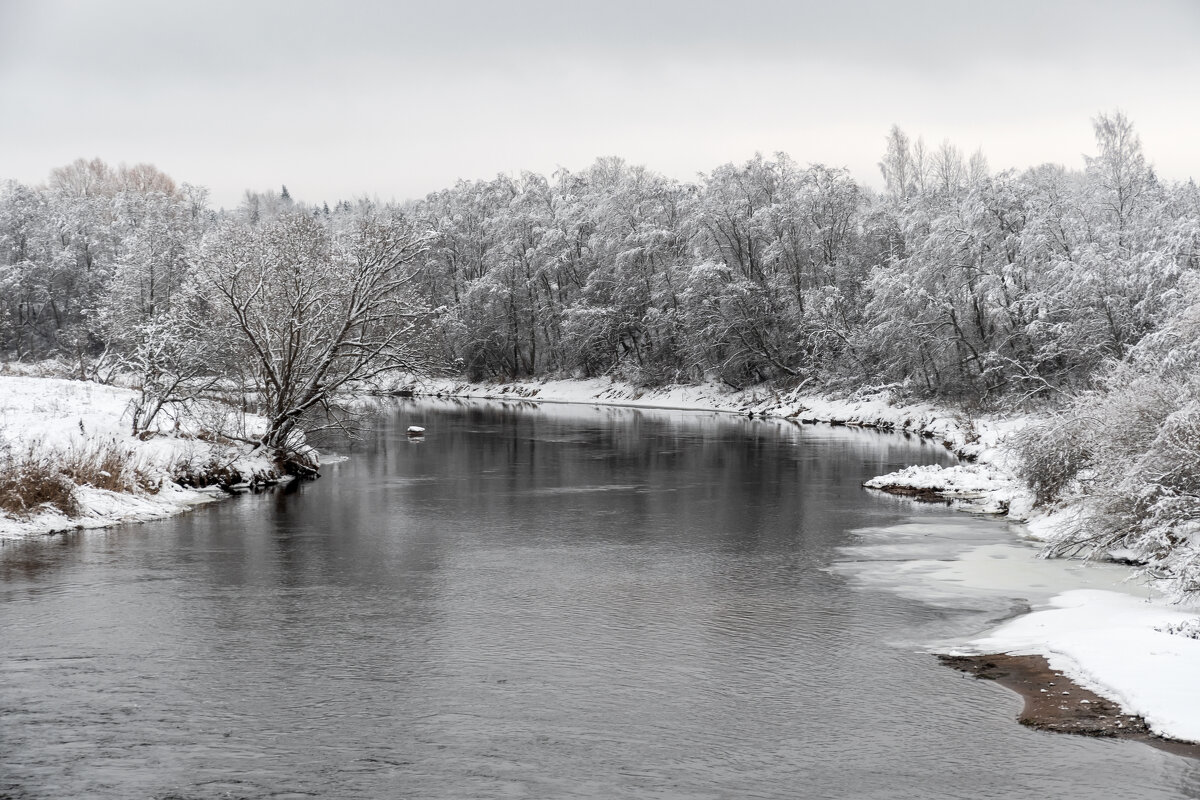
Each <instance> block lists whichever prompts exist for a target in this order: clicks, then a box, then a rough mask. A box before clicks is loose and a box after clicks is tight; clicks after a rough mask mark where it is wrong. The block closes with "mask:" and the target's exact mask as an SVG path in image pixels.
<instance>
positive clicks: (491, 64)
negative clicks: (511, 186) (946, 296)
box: [0, 0, 1200, 206]
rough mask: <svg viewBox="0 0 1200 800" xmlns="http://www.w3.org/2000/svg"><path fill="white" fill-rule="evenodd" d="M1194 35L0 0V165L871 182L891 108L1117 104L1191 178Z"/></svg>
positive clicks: (977, 136)
mask: <svg viewBox="0 0 1200 800" xmlns="http://www.w3.org/2000/svg"><path fill="white" fill-rule="evenodd" d="M1198 45H1200V3H1197V2H1192V0H1177V1H1176V0H1157V1H1156V0H1142V1H1141V2H1133V0H1130V2H1111V1H1106V0H1078V1H1077V2H1053V1H1052V0H1045V1H1043V2H1026V0H1005V2H1002V3H998V2H987V3H968V2H965V0H961V1H960V2H935V1H934V0H904V2H896V1H894V0H885V1H881V2H858V3H855V2H834V0H825V1H824V2H807V1H800V0H796V1H795V2H783V1H782V0H740V2H733V0H726V1H725V2H710V1H709V0H637V1H636V2H631V1H629V0H608V1H607V2H602V3H596V2H589V3H583V2H569V0H555V1H550V0H545V1H543V0H517V1H514V2H504V1H503V0H494V2H455V1H454V0H426V2H420V3H417V2H408V0H397V1H396V2H349V1H346V2H336V3H334V2H325V3H317V2H310V1H309V0H290V1H289V2H252V0H243V2H223V1H214V0H205V1H204V2H197V0H191V2H186V3H185V2H174V1H171V2H167V1H165V0H146V1H145V2H136V1H134V0H122V1H121V2H115V1H114V2H100V1H99V0H85V1H80V2H68V1H65V0H34V1H32V2H26V1H25V0H0V121H2V124H0V178H16V179H18V180H21V181H25V182H31V183H36V182H41V181H43V180H44V179H45V177H46V175H47V174H48V172H49V170H50V169H51V168H52V167H55V166H59V165H62V164H65V163H68V162H70V161H72V160H74V159H76V158H79V157H86V158H92V157H100V158H103V159H104V160H106V161H109V162H110V163H113V164H117V163H120V162H122V161H124V162H127V163H130V164H133V163H138V162H150V163H153V164H155V165H156V166H158V167H159V168H160V169H162V170H164V171H165V172H167V173H169V174H170V175H171V176H172V177H174V178H175V179H176V180H179V181H188V182H191V183H197V184H201V185H204V186H207V187H209V188H210V189H211V190H212V197H213V201H214V203H216V204H218V205H226V206H233V205H236V204H237V202H238V200H239V198H240V197H241V195H242V192H243V191H244V190H245V189H246V188H254V189H275V190H277V189H278V188H279V186H280V184H287V186H288V188H289V190H290V192H291V194H292V195H293V196H294V197H296V198H298V199H303V200H308V201H313V202H320V201H322V200H325V201H328V202H330V203H332V202H334V201H335V200H337V199H339V198H351V197H355V196H359V195H363V194H367V195H377V196H379V197H381V198H384V199H390V198H395V199H405V198H409V197H416V196H421V195H424V194H425V193H427V192H430V191H433V190H436V189H440V188H443V187H445V186H449V185H451V184H452V183H453V182H454V181H455V180H457V179H458V178H468V179H474V178H490V177H493V176H494V175H496V174H497V173H499V172H519V171H520V170H523V169H529V170H535V171H539V172H544V173H549V172H552V171H553V170H554V169H556V168H557V167H560V166H561V167H566V168H567V169H571V170H579V169H583V168H585V167H586V166H587V165H588V164H590V163H591V162H592V161H593V160H594V159H595V158H596V157H597V156H602V155H619V156H622V157H624V158H625V159H626V160H628V161H631V162H634V163H642V164H646V165H647V166H649V167H650V168H652V169H655V170H657V171H660V172H663V173H666V174H667V175H670V176H672V177H676V178H681V179H690V178H692V177H693V176H694V175H695V174H696V173H697V172H700V171H708V170H711V169H712V168H713V167H715V166H717V165H719V164H722V163H725V162H728V161H735V162H736V161H743V160H745V159H747V158H750V157H751V156H752V155H753V154H754V152H755V151H761V152H763V153H767V154H769V153H774V152H776V151H779V150H783V151H786V152H787V153H789V154H790V155H791V156H792V157H793V158H794V159H795V160H796V161H798V162H800V163H801V164H806V163H809V162H822V163H826V164H832V165H837V166H846V167H849V168H850V169H851V171H852V172H853V173H854V174H855V176H856V177H858V178H859V179H862V180H865V181H866V182H868V183H870V184H872V185H878V183H879V178H878V170H877V168H876V166H875V164H876V162H877V161H878V160H879V158H880V156H881V154H882V151H883V147H884V137H885V135H886V134H887V131H888V129H889V128H890V127H891V125H892V124H893V123H895V124H899V125H900V126H901V127H902V128H903V129H904V130H905V131H906V132H907V133H909V134H910V135H911V136H913V137H914V138H915V137H916V136H918V135H920V136H923V137H924V138H925V140H926V142H927V143H928V144H930V145H938V144H940V143H941V142H942V141H943V140H944V139H949V140H950V141H951V142H952V143H953V144H956V145H958V146H959V148H960V149H962V150H963V151H965V152H967V153H969V152H971V151H973V150H974V149H976V148H982V149H983V151H984V154H985V155H986V156H987V157H988V160H989V162H990V163H991V165H992V167H993V168H994V169H1000V168H1005V167H1010V166H1015V167H1025V166H1030V165H1032V164H1035V163H1041V162H1044V161H1054V162H1058V163H1063V164H1066V165H1068V166H1072V167H1075V166H1080V165H1081V163H1082V162H1081V154H1083V153H1091V152H1093V140H1092V133H1091V122H1090V120H1091V118H1092V117H1094V116H1095V115H1096V114H1097V113H1098V112H1101V111H1111V110H1115V109H1121V110H1123V111H1124V112H1125V113H1126V114H1127V115H1128V116H1129V117H1130V118H1131V119H1132V120H1133V121H1134V123H1135V125H1136V127H1137V130H1138V132H1139V133H1140V134H1141V137H1142V141H1143V144H1144V146H1145V149H1146V152H1147V154H1148V156H1149V157H1150V160H1151V161H1152V162H1153V163H1154V164H1155V166H1156V168H1157V169H1158V171H1159V174H1160V175H1162V176H1163V177H1166V178H1172V179H1185V178H1188V177H1193V176H1194V177H1197V178H1200V103H1197V97H1198V96H1200V89H1198V81H1200V46H1198Z"/></svg>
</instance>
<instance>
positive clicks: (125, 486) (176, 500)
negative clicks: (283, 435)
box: [0, 375, 284, 539]
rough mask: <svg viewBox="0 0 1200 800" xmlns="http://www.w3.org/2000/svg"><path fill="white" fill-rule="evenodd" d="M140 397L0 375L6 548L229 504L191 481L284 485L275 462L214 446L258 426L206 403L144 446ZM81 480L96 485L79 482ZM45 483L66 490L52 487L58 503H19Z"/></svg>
mask: <svg viewBox="0 0 1200 800" xmlns="http://www.w3.org/2000/svg"><path fill="white" fill-rule="evenodd" d="M136 397H137V393H136V392H135V391H133V390H130V389H123V388H120V387H116V386H103V385H100V384H97V383H90V382H84V381H74V380H64V379H60V378H48V377H33V376H14V375H0V459H2V461H3V469H4V472H5V478H6V481H5V483H4V484H3V493H4V496H3V497H0V501H2V502H3V507H4V508H6V509H9V510H7V511H0V539H12V538H23V537H28V536H36V535H43V534H47V533H53V532H58V531H65V530H72V529H77V528H101V527H105V526H109V525H115V524H119V523H123V522H142V521H146V520H152V519H161V518H163V517H168V516H171V515H174V514H178V513H181V512H183V511H186V510H188V509H190V508H192V507H194V506H196V505H198V504H202V503H207V502H210V501H212V500H214V499H216V498H218V497H221V496H223V495H224V492H222V491H221V490H220V489H217V488H204V489H196V488H185V487H184V486H183V485H181V482H183V483H187V482H189V479H190V482H191V483H194V484H197V485H199V484H204V483H207V482H208V481H207V480H205V478H204V476H208V477H209V478H212V477H213V476H215V475H218V474H219V475H220V476H223V477H224V478H225V479H227V480H232V481H233V482H235V483H242V482H244V483H269V482H277V481H280V480H283V479H284V476H282V475H281V474H280V472H279V469H278V468H277V467H276V465H275V464H274V463H273V462H272V459H271V458H270V457H269V454H267V453H264V452H262V451H261V450H258V451H256V450H253V449H252V448H251V447H250V446H248V445H242V444H235V443H218V442H217V441H215V440H216V439H218V438H219V437H218V436H216V435H215V434H217V433H219V432H221V431H229V430H234V429H235V428H236V429H239V430H241V431H243V432H244V431H245V427H243V426H248V427H249V428H250V430H251V431H253V429H254V427H255V426H256V425H257V426H261V425H262V424H263V421H262V420H258V419H254V418H251V419H249V420H248V421H246V422H245V423H243V422H242V421H241V420H239V419H235V415H234V413H233V411H232V409H227V408H225V407H223V406H220V405H218V404H216V403H201V404H199V405H197V406H196V407H195V408H193V409H192V413H191V414H189V415H187V417H186V418H184V417H180V418H175V417H172V416H170V415H169V414H167V415H163V416H162V417H161V418H160V419H159V421H158V423H157V425H156V426H155V428H154V430H153V432H152V435H149V436H146V437H145V438H142V437H137V436H133V435H132V433H131V430H130V423H129V415H128V412H129V408H130V403H131V402H132V401H134V400H135V399H136ZM68 475H70V476H71V477H67V476H68ZM85 475H86V476H90V479H84V478H82V477H80V476H85ZM47 476H49V479H50V480H52V481H54V482H56V483H60V484H63V485H62V486H61V487H56V488H57V489H58V490H59V492H58V494H59V498H58V501H59V502H58V503H57V504H55V503H51V502H39V503H37V504H35V505H30V504H29V503H28V502H27V501H25V500H24V499H23V497H22V494H23V491H24V490H25V489H28V488H30V487H28V486H26V487H21V486H20V484H21V482H22V480H25V481H26V482H29V481H33V480H36V479H38V478H46V477H47ZM64 482H66V483H64ZM64 504H69V505H70V509H69V510H70V511H71V513H70V514H68V513H66V509H64V508H63V507H62V506H63V505H64ZM23 506H24V507H23Z"/></svg>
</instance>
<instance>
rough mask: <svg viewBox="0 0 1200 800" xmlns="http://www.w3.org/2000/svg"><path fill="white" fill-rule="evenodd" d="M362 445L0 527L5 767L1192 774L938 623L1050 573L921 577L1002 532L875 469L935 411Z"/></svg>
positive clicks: (796, 776)
mask: <svg viewBox="0 0 1200 800" xmlns="http://www.w3.org/2000/svg"><path fill="white" fill-rule="evenodd" d="M410 424H418V425H423V426H424V427H426V428H427V430H428V433H427V435H426V437H425V438H424V439H421V440H413V439H410V438H408V437H406V436H405V435H404V430H405V427H406V426H408V425H410ZM347 452H348V454H349V456H350V458H349V459H348V460H346V461H344V462H342V463H338V464H333V465H329V466H326V467H325V468H324V469H323V477H322V478H321V479H320V480H317V481H313V482H307V483H303V484H299V485H295V486H293V487H291V488H290V489H288V490H277V491H274V492H269V493H264V494H259V495H243V496H239V497H236V498H233V499H231V500H228V501H224V502H221V503H216V504H213V505H210V506H208V507H205V508H201V509H199V510H197V511H195V512H194V513H190V514H187V515H184V516H181V517H177V518H174V519H171V520H167V521H163V522H156V523H150V524H143V525H131V526H124V527H118V528H113V529H109V530H105V531H92V532H81V533H77V534H70V535H65V536H56V537H53V538H49V539H45V540H39V541H29V542H22V543H16V544H13V543H8V544H5V545H4V546H3V547H2V548H0V643H2V644H0V648H2V649H0V798H5V799H6V800H9V799H10V798H22V799H24V798H66V797H78V798H84V797H88V798H161V799H162V800H166V799H167V798H174V799H176V800H178V799H181V798H284V799H286V798H307V797H321V798H402V797H403V798H507V797H522V798H523V797H529V798H755V797H763V798H768V797H769V798H792V797H802V798H918V797H919V798H961V797H965V796H975V795H979V796H985V797H988V798H1043V797H1053V798H1089V800H1091V798H1096V797H1137V798H1168V797H1171V798H1175V797H1200V765H1198V764H1197V763H1196V762H1194V761H1191V760H1188V759H1184V758H1181V757H1178V756H1174V755H1171V754H1168V753H1164V752H1161V751H1159V750H1155V749H1152V748H1150V747H1146V746H1143V745H1139V744H1136V743H1129V742H1112V741H1101V740H1092V739H1084V738H1079V737H1068V736H1060V735H1053V734H1047V733H1041V732H1036V731H1031V730H1027V729H1025V728H1022V727H1021V726H1019V725H1017V724H1016V723H1015V722H1014V717H1015V713H1016V711H1017V709H1018V708H1019V707H1020V700H1019V699H1018V698H1017V697H1016V696H1015V695H1011V694H1009V693H1008V692H1007V691H1006V690H1004V689H1001V688H999V687H997V686H994V685H991V684H988V683H985V682H980V681H975V680H973V679H969V678H966V677H964V676H963V675H961V674H959V673H957V672H954V671H952V670H949V669H946V668H944V667H942V666H940V665H939V664H938V663H937V661H936V659H934V658H933V657H932V656H931V655H929V653H928V649H929V648H928V643H930V642H932V641H935V640H939V639H943V638H948V637H949V638H952V637H955V636H960V635H963V634H966V633H969V632H972V631H977V630H981V629H982V628H983V627H985V626H986V624H987V621H988V620H989V619H993V618H995V617H996V616H997V615H1002V614H1003V613H1005V610H1006V609H1008V608H1010V607H1012V606H1014V605H1016V604H1019V602H1020V601H1021V600H1022V599H1025V598H1017V597H1007V596H1004V593H1003V592H999V593H993V594H992V595H988V596H984V597H971V596H966V595H964V596H963V597H962V598H961V599H956V597H955V595H953V594H951V595H948V596H942V597H938V598H932V597H931V598H924V599H923V598H922V596H921V592H920V591H919V590H918V589H914V588H913V586H911V585H907V586H900V584H904V583H905V582H906V581H907V582H908V583H910V584H911V581H909V580H908V579H907V578H905V579H904V580H901V579H900V577H899V576H900V575H901V574H902V573H904V565H905V561H906V560H911V559H912V558H914V557H915V556H913V555H905V553H909V552H910V551H908V550H905V549H904V548H896V547H895V543H896V542H897V541H899V540H904V541H909V542H912V541H914V540H919V542H920V547H919V548H917V550H915V551H912V552H915V553H919V554H920V555H921V556H922V557H923V558H926V559H928V560H930V562H931V563H939V562H946V561H947V560H948V559H952V558H953V557H954V554H955V553H956V552H960V551H961V550H962V547H963V544H962V543H963V542H964V541H970V542H972V543H973V544H974V543H977V544H981V545H994V546H997V547H1009V546H1011V542H1012V534H1011V532H1010V531H1009V530H1008V528H1007V526H1006V525H1005V524H1004V523H1002V522H997V521H995V520H990V519H980V518H975V517H972V516H969V515H967V514H963V513H961V512H958V511H954V510H952V509H948V508H946V507H943V506H937V505H922V504H916V503H913V502H910V501H907V500H902V499H898V498H892V497H888V496H883V495H879V494H876V493H871V492H868V491H866V490H864V489H862V488H861V487H860V483H861V482H862V481H863V480H865V479H866V478H868V477H871V476H874V475H876V474H880V473H883V472H887V471H891V470H893V469H896V468H899V467H900V466H903V465H905V464H909V463H949V462H950V458H949V456H948V455H947V454H946V453H945V451H944V450H942V449H941V448H940V447H938V446H936V445H935V444H933V443H930V442H926V441H922V440H919V439H912V438H907V437H904V436H901V435H894V434H882V433H875V432H870V431H862V430H855V429H850V428H836V427H826V426H799V425H794V424H792V423H789V422H783V421H763V420H747V419H743V418H737V417H732V416H728V415H718V414H709V413H689V412H676V411H650V410H629V409H613V408H590V407H578V406H563V405H559V406H555V405H543V406H533V405H531V404H522V405H515V404H509V405H499V404H483V403H466V402H454V401H438V400H426V401H413V402H406V403H402V404H400V405H398V406H397V407H396V408H395V409H394V410H392V411H390V412H389V413H387V414H385V415H384V416H383V417H381V418H380V420H379V421H378V425H377V427H376V429H375V431H374V433H372V434H371V435H370V436H369V437H368V438H367V439H366V440H365V441H364V442H362V443H360V444H357V445H355V446H354V447H353V448H352V449H350V450H348V451H347ZM872 548H876V549H874V550H872ZM878 548H883V549H878ZM888 548H891V549H888ZM888 553H891V554H893V555H892V556H888V555H887V554H888ZM889 558H891V559H892V561H894V563H895V572H896V574H897V576H898V577H897V586H896V587H889V586H888V585H887V583H888V580H889V578H888V576H889V575H890V574H892V566H891V563H892V561H889ZM861 563H867V564H869V565H870V566H871V579H869V580H868V579H865V578H864V577H863V575H861V574H858V571H857V570H856V569H855V568H854V565H856V564H861ZM880 576H883V577H882V578H881V577H880Z"/></svg>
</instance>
